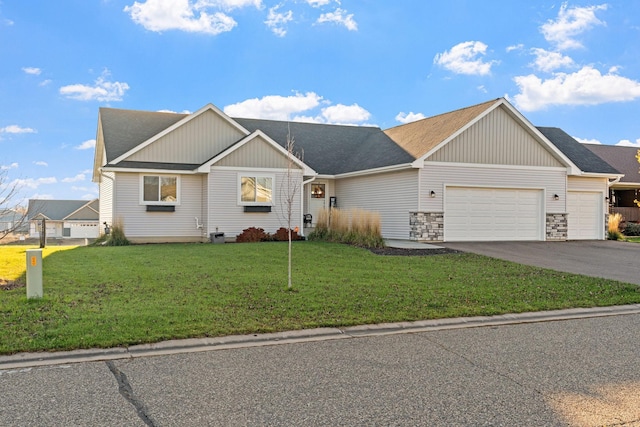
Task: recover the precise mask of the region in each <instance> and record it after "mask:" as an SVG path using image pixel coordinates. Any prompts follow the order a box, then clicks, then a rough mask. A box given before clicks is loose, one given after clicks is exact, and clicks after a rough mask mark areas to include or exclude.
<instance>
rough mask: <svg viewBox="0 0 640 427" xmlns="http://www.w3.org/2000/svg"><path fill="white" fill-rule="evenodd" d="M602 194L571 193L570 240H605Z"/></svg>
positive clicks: (569, 204)
mask: <svg viewBox="0 0 640 427" xmlns="http://www.w3.org/2000/svg"><path fill="white" fill-rule="evenodd" d="M603 197H604V196H603V195H602V193H592V192H586V191H569V192H568V193H567V212H568V214H569V217H568V218H567V223H568V233H567V238H568V239H569V240H599V239H603V238H604V216H603V214H602V209H603V207H602V200H603Z"/></svg>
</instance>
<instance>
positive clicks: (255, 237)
mask: <svg viewBox="0 0 640 427" xmlns="http://www.w3.org/2000/svg"><path fill="white" fill-rule="evenodd" d="M268 240H271V238H270V236H269V234H267V233H265V232H264V230H263V229H262V228H256V227H249V228H246V229H244V230H242V233H240V234H238V235H237V236H236V242H237V243H249V242H266V241H268Z"/></svg>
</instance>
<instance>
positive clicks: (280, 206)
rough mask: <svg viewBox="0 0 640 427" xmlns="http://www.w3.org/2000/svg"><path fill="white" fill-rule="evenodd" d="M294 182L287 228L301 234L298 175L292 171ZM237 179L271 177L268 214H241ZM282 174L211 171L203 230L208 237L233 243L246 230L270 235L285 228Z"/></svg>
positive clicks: (261, 171) (273, 172)
mask: <svg viewBox="0 0 640 427" xmlns="http://www.w3.org/2000/svg"><path fill="white" fill-rule="evenodd" d="M293 173H294V174H295V176H296V178H295V180H296V181H297V182H298V193H297V194H296V195H295V197H294V198H293V206H292V216H291V228H296V227H298V228H299V229H300V230H302V212H301V203H300V202H301V196H300V191H302V171H301V170H294V171H293ZM238 175H244V176H252V175H273V176H274V177H275V183H274V186H273V205H272V206H271V212H244V206H243V205H240V204H239V202H238V198H239V197H238V194H239V192H240V184H239V180H238ZM285 180H286V171H283V170H272V171H270V170H267V169H259V170H250V169H234V168H220V167H212V168H211V173H209V180H208V186H209V216H208V218H207V227H208V232H209V233H214V232H220V233H225V239H228V240H230V239H234V238H235V237H236V236H237V235H238V234H240V233H242V231H243V230H244V229H246V228H249V227H257V228H262V229H264V231H265V232H267V233H274V232H275V231H276V230H278V229H279V228H280V227H285V228H286V227H287V208H286V203H285V200H284V199H285V195H286V189H285V187H284V186H283V183H284V182H285Z"/></svg>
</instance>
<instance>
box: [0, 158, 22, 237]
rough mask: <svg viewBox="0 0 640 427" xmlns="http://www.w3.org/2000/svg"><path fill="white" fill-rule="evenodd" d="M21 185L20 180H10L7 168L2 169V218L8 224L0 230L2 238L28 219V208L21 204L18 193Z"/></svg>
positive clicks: (0, 184) (0, 211)
mask: <svg viewBox="0 0 640 427" xmlns="http://www.w3.org/2000/svg"><path fill="white" fill-rule="evenodd" d="M19 191H20V185H19V182H18V181H14V182H9V175H8V172H7V171H6V170H0V218H5V219H6V221H3V222H5V223H6V224H7V226H6V227H3V228H4V230H0V240H2V239H4V238H5V237H6V236H7V235H9V234H11V233H13V232H14V231H16V230H17V229H18V228H20V227H21V226H22V224H24V223H25V221H26V220H27V210H26V209H25V208H23V207H21V206H20V203H19V201H18V200H16V199H17V198H18V193H19Z"/></svg>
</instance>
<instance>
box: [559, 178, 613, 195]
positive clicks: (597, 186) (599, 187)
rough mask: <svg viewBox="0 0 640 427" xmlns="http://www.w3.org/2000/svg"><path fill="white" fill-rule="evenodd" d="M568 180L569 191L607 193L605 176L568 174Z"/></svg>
mask: <svg viewBox="0 0 640 427" xmlns="http://www.w3.org/2000/svg"><path fill="white" fill-rule="evenodd" d="M568 181H569V182H568V184H569V191H601V192H602V193H604V194H607V191H608V189H609V187H608V185H607V178H584V177H578V176H570V177H569V178H568ZM603 197H604V196H603Z"/></svg>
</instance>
